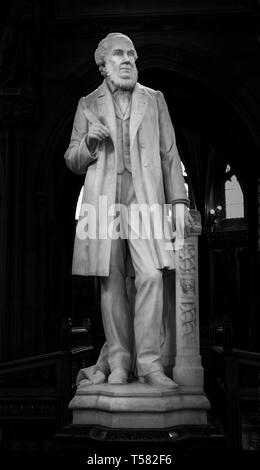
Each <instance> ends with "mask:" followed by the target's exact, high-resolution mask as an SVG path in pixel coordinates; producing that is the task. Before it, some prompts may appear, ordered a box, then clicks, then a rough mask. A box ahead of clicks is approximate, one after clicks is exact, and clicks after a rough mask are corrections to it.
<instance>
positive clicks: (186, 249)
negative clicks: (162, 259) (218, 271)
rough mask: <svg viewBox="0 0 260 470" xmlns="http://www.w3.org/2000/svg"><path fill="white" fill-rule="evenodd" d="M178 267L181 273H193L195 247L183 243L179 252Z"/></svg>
mask: <svg viewBox="0 0 260 470" xmlns="http://www.w3.org/2000/svg"><path fill="white" fill-rule="evenodd" d="M179 269H180V273H181V274H194V273H195V247H194V245H184V246H183V248H182V249H181V250H180V253H179Z"/></svg>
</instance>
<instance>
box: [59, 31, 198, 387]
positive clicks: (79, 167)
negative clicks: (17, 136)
mask: <svg viewBox="0 0 260 470" xmlns="http://www.w3.org/2000/svg"><path fill="white" fill-rule="evenodd" d="M136 59H137V53H136V50H135V47H134V45H133V43H132V41H131V39H130V38H129V37H127V36H125V35H124V34H121V33H111V34H108V36H107V37H106V38H104V39H103V40H102V41H101V42H100V43H99V45H98V48H97V50H96V52H95V61H96V63H97V65H98V66H99V70H100V72H101V74H102V75H103V77H104V81H103V83H102V84H101V86H99V87H98V88H97V89H96V90H95V91H93V92H92V93H91V94H89V95H88V96H85V97H83V98H81V99H80V101H79V104H78V108H77V111H76V115H75V119H74V125H73V130H72V135H71V141H70V145H69V148H68V149H67V151H66V153H65V160H66V164H67V166H68V167H69V168H70V169H71V170H72V171H73V172H74V173H77V174H86V177H85V185H84V193H83V199H82V206H81V211H80V217H79V221H78V225H77V230H76V236H75V244H74V255H73V274H77V275H83V276H99V277H100V282H101V308H102V318H103V325H104V331H105V336H106V343H105V345H104V347H103V350H102V353H101V355H100V358H99V360H98V362H97V364H96V367H95V368H94V369H93V368H92V369H91V368H89V369H83V373H82V374H81V378H84V377H85V378H87V379H88V382H89V383H95V384H96V383H101V382H106V381H107V382H108V383H109V384H125V383H127V381H128V379H129V376H130V373H131V372H132V371H133V367H134V370H135V371H136V375H137V377H138V378H139V380H141V381H142V382H145V383H149V384H152V385H156V386H158V385H159V386H163V387H165V388H175V387H177V386H178V385H177V384H176V383H175V382H174V381H173V380H171V378H169V377H167V376H166V375H165V374H164V370H163V366H162V363H161V351H160V338H161V335H160V333H161V325H162V312H163V278H162V276H163V271H164V270H165V269H173V268H174V252H173V250H172V249H169V243H167V240H166V238H167V237H166V235H165V230H166V232H167V230H168V229H165V227H166V224H164V222H163V216H162V214H163V211H162V212H160V211H157V212H156V214H157V215H156V217H150V219H149V223H150V225H149V227H147V223H144V213H145V214H146V215H147V210H148V212H149V210H150V209H151V208H154V207H156V208H163V207H164V206H165V205H166V204H171V205H172V206H171V207H172V216H173V223H174V225H175V227H176V226H177V227H178V226H179V227H181V228H182V229H183V230H189V227H191V226H192V225H193V220H192V218H191V216H190V214H189V210H188V197H187V192H186V189H185V186H184V179H183V176H182V168H181V162H180V157H179V154H178V150H177V147H176V141H175V133H174V129H173V126H172V123H171V119H170V115H169V112H168V109H167V105H166V102H165V99H164V96H163V94H162V93H161V92H160V91H155V90H153V89H151V88H147V87H145V86H143V85H140V84H139V83H138V82H137V68H136ZM144 207H145V211H144V210H143V208H144ZM141 208H142V210H141ZM150 212H151V211H150ZM118 213H119V216H118ZM178 214H181V216H178ZM153 215H154V212H153ZM145 222H147V219H146V221H145ZM162 225H164V227H163V230H159V229H160V228H162ZM140 227H142V234H141V231H140ZM118 228H119V230H118ZM158 233H159V235H158ZM168 238H170V235H169V237H168ZM128 258H130V259H131V263H132V267H133V269H134V277H135V288H136V295H135V305H134V315H133V314H131V311H130V306H129V298H128V295H127V288H126V276H127V259H128ZM133 363H135V364H134V366H133ZM84 371H85V374H84Z"/></svg>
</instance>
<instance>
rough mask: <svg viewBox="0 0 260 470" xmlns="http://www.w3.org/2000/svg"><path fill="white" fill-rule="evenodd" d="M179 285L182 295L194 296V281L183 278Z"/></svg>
mask: <svg viewBox="0 0 260 470" xmlns="http://www.w3.org/2000/svg"><path fill="white" fill-rule="evenodd" d="M180 285H181V288H182V294H183V295H195V279H194V278H184V277H182V278H181V279H180Z"/></svg>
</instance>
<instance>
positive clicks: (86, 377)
mask: <svg viewBox="0 0 260 470" xmlns="http://www.w3.org/2000/svg"><path fill="white" fill-rule="evenodd" d="M82 381H84V385H98V384H102V383H104V382H105V381H106V375H105V374H104V372H102V371H101V370H98V369H97V367H96V366H91V367H85V368H84V369H80V371H79V373H78V375H77V381H76V383H77V386H78V385H79V384H80V382H82Z"/></svg>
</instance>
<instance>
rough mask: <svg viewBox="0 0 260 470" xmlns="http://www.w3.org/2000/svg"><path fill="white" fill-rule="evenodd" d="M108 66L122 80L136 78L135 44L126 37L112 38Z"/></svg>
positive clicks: (107, 58) (107, 60) (107, 57)
mask: <svg viewBox="0 0 260 470" xmlns="http://www.w3.org/2000/svg"><path fill="white" fill-rule="evenodd" d="M106 68H107V69H108V70H109V71H110V73H112V74H113V76H114V77H115V78H116V79H117V80H120V81H122V82H124V80H126V81H128V80H131V79H133V78H134V76H135V73H136V67H135V50H134V48H133V44H132V43H131V42H130V41H129V40H128V39H127V38H124V37H118V38H115V39H112V41H111V44H110V47H109V48H108V52H107V56H106Z"/></svg>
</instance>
